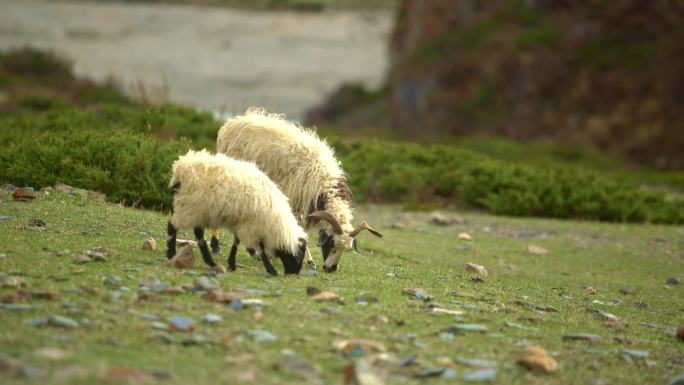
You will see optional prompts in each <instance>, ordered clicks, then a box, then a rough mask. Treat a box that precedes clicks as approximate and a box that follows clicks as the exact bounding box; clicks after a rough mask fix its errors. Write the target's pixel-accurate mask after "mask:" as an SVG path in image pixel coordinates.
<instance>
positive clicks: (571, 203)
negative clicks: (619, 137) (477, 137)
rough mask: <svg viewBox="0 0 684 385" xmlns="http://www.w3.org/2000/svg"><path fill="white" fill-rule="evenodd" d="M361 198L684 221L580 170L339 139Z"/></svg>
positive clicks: (677, 206) (673, 209)
mask: <svg viewBox="0 0 684 385" xmlns="http://www.w3.org/2000/svg"><path fill="white" fill-rule="evenodd" d="M332 144H333V145H334V146H335V148H336V149H337V153H338V155H339V156H340V157H341V159H342V162H343V164H344V165H345V168H346V170H347V171H348V173H349V175H350V176H349V184H350V186H351V187H352V189H353V190H354V193H355V195H356V197H357V198H358V199H360V200H371V201H388V200H390V201H397V202H402V201H409V202H410V201H416V200H422V199H429V198H430V197H432V198H433V199H435V198H437V199H445V200H448V201H458V202H461V203H463V204H466V205H468V206H471V207H477V208H482V209H486V210H488V211H490V212H492V213H495V214H503V215H513V216H538V217H552V218H576V219H594V220H602V221H620V222H623V221H624V222H653V223H684V203H682V202H681V201H669V200H667V199H666V197H665V195H664V194H663V193H660V192H653V191H643V190H641V189H639V187H638V186H636V185H635V184H633V183H631V182H629V181H627V180H624V179H623V178H613V177H610V176H607V175H605V174H600V173H596V172H592V171H587V170H584V169H581V168H569V167H542V166H537V167H533V166H525V165H519V164H511V163H506V162H502V161H499V160H494V159H491V158H489V157H487V156H484V155H481V154H477V153H474V152H472V151H469V150H464V149H459V148H457V147H454V146H447V145H436V146H419V145H415V144H409V143H397V142H394V143H391V142H386V141H377V140H365V141H355V142H352V143H345V142H343V141H341V140H334V141H333V142H332Z"/></svg>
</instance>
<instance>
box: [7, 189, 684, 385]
mask: <svg viewBox="0 0 684 385" xmlns="http://www.w3.org/2000/svg"><path fill="white" fill-rule="evenodd" d="M459 214H460V215H461V217H462V222H460V224H454V225H450V226H437V225H433V224H430V223H428V217H429V214H426V213H413V212H405V211H401V210H399V209H397V208H396V207H390V206H363V207H360V208H359V209H358V211H357V215H356V218H357V219H359V220H360V219H367V220H368V221H369V222H370V223H371V224H373V225H374V226H375V227H376V228H377V229H379V230H380V231H382V232H384V234H385V237H384V238H382V239H376V238H373V237H370V236H364V237H363V239H361V242H360V243H361V250H362V252H361V254H360V255H356V254H353V253H349V254H348V255H347V256H346V257H345V259H344V260H343V261H342V264H341V265H340V268H339V269H338V272H336V273H334V274H325V273H322V272H320V273H318V274H311V275H304V276H298V277H283V276H282V275H281V276H278V277H275V278H273V277H268V276H266V274H265V272H264V270H263V267H262V266H261V264H260V263H256V262H253V261H252V260H251V259H250V258H249V257H248V256H247V254H246V253H245V252H244V251H243V250H241V252H240V254H239V255H238V264H239V268H238V270H237V272H235V273H229V274H227V275H225V276H217V277H215V278H216V279H217V281H218V283H219V284H220V286H221V288H222V289H223V290H224V291H226V292H229V291H242V294H243V295H245V296H246V297H247V298H249V299H260V300H262V301H263V305H262V306H255V305H250V306H244V307H242V308H240V306H238V305H237V302H233V305H232V307H231V306H229V305H225V304H218V303H214V302H211V301H208V300H206V299H204V298H203V293H202V292H196V291H190V290H184V291H183V292H182V293H177V294H175V295H172V294H168V293H164V292H161V293H154V292H144V291H141V290H140V289H139V286H140V284H141V283H144V282H145V279H146V278H149V277H156V278H157V279H158V280H159V281H161V282H162V283H166V284H168V285H169V287H181V286H183V285H187V286H186V287H191V286H192V285H193V282H194V281H195V280H196V279H198V278H199V277H201V276H202V275H204V274H209V275H211V272H209V270H208V269H207V268H206V267H205V266H203V264H202V261H201V258H199V253H198V251H195V254H196V255H197V256H198V258H197V261H196V263H195V267H194V268H193V269H189V270H177V269H175V268H172V267H169V266H168V265H167V264H165V259H164V257H163V250H164V248H165V246H164V239H165V234H164V229H165V223H166V216H165V215H164V214H159V213H154V212H149V211H141V210H135V209H130V208H123V207H120V206H118V205H114V204H111V203H106V202H103V201H98V200H91V199H86V198H85V197H83V196H81V195H79V194H76V195H75V196H71V195H67V194H63V193H59V192H54V191H53V192H52V193H51V194H50V195H45V194H44V193H42V192H41V193H39V194H38V199H37V200H36V201H34V202H26V203H25V202H15V201H13V200H12V197H11V194H10V193H8V192H5V191H2V192H0V254H4V255H5V256H4V258H3V257H0V282H2V285H3V286H4V287H2V288H0V298H2V301H3V302H5V303H3V304H2V307H0V352H1V353H0V382H2V383H3V384H14V383H26V382H27V381H32V380H33V381H41V382H46V383H57V384H60V383H63V384H92V383H114V384H115V383H124V382H127V383H130V382H134V383H138V382H153V383H154V382H159V383H168V384H188V383H218V384H242V383H244V384H271V383H272V384H282V383H291V384H295V383H322V384H342V383H345V368H347V367H348V366H349V365H350V364H353V363H355V362H357V361H359V360H370V361H372V364H371V365H370V368H369V369H368V368H366V369H363V368H364V366H363V365H361V364H356V368H357V372H361V371H363V370H369V371H370V372H372V373H376V374H377V375H378V376H379V377H381V378H384V379H385V381H386V383H389V384H396V383H423V382H425V383H430V384H440V383H454V382H456V383H465V379H466V378H468V377H467V376H470V375H473V372H476V371H477V370H478V368H479V369H482V368H484V367H493V368H494V371H480V372H478V374H479V375H483V376H484V377H487V376H491V375H494V378H493V380H492V382H493V383H501V384H615V383H619V384H666V383H668V381H669V379H670V378H672V377H674V376H676V375H678V374H679V373H681V372H684V343H682V342H679V341H677V340H676V338H675V337H674V328H676V327H677V325H679V324H682V323H684V295H683V291H684V286H683V285H681V284H680V285H674V284H673V285H665V284H666V281H667V280H668V278H670V277H680V278H684V228H683V227H681V226H655V225H627V224H604V223H593V222H573V221H553V220H537V219H511V218H506V217H496V216H489V215H482V214H478V213H473V212H466V213H459ZM34 218H39V219H42V220H43V221H45V223H46V226H45V228H46V230H45V231H35V230H31V229H30V228H29V227H27V222H28V220H30V219H34ZM460 232H467V233H468V234H469V235H471V236H472V239H473V240H472V241H467V240H461V239H459V238H458V237H457V234H458V233H460ZM149 236H152V237H155V238H156V239H157V240H158V243H159V247H158V249H157V250H156V251H149V250H142V248H141V245H142V243H143V241H144V240H145V239H146V238H147V237H149ZM182 237H183V238H189V237H191V235H190V234H183V235H182ZM228 239H229V236H228V235H227V234H224V236H223V244H224V245H223V246H224V251H223V254H224V256H225V252H226V251H227V249H228V247H227V244H226V243H227V242H228ZM311 239H312V243H313V242H315V238H314V237H313V234H312V238H311ZM529 245H536V246H539V247H542V248H545V249H547V250H548V251H549V252H548V253H547V254H545V255H536V254H532V253H530V252H528V250H527V248H528V246H529ZM94 247H105V248H107V249H109V254H108V256H107V261H105V262H92V263H86V264H76V263H74V259H75V258H76V257H77V256H78V255H80V254H83V253H84V252H86V251H87V250H88V249H91V248H94ZM313 252H314V258H315V259H316V261H317V263H318V264H319V266H320V265H321V257H320V251H319V250H314V251H313ZM222 262H223V263H225V261H222ZM468 262H473V263H477V264H480V265H483V266H485V267H486V268H487V270H488V272H489V275H488V276H486V277H484V280H483V281H482V282H477V281H476V280H473V279H472V277H471V276H470V274H469V272H467V271H466V269H465V264H466V263H468ZM276 267H277V268H278V269H281V266H279V265H278V264H276ZM113 275H114V276H117V277H118V278H120V279H121V282H120V285H121V286H122V287H119V288H115V287H116V286H119V284H118V283H117V282H116V279H115V278H112V277H111V276H113ZM11 277H18V278H19V280H20V281H23V286H21V287H16V286H15V285H16V284H17V280H16V279H14V278H11ZM148 281H149V280H148ZM308 286H314V287H316V288H319V289H321V290H329V291H333V292H335V293H336V294H338V295H339V296H340V297H341V298H342V300H343V301H344V304H338V303H336V302H316V301H315V300H313V299H312V297H310V296H308V295H307V290H306V289H307V287H308ZM588 286H591V287H593V288H594V289H595V294H589V293H588V292H587V290H586V289H585V288H586V287H588ZM161 287H162V288H163V285H161ZM407 288H422V289H424V291H425V292H426V293H427V294H428V295H429V297H430V299H421V298H415V297H412V296H411V295H408V294H405V293H403V290H404V289H407ZM621 289H623V290H622V292H621ZM625 289H626V290H625ZM18 291H24V292H30V293H33V294H32V295H30V294H26V293H24V294H21V293H17V292H18ZM178 291H180V290H178ZM41 292H42V293H41ZM625 293H627V294H625ZM419 296H420V295H419ZM39 297H48V299H44V298H42V299H41V298H39ZM22 299H23V301H24V302H22ZM376 300H377V302H376ZM7 302H12V303H7ZM246 302H248V301H246ZM431 304H432V305H434V304H440V305H441V306H443V307H445V308H448V309H451V310H459V311H462V313H463V314H462V315H456V316H454V315H448V314H430V313H429V312H428V309H429V308H430V305H431ZM25 305H35V307H33V306H25ZM242 305H244V304H242ZM22 308H28V309H25V310H20V309H22ZM601 312H602V313H601ZM210 313H213V314H216V315H219V316H221V317H222V319H221V320H220V321H219V322H216V323H211V324H209V323H202V322H201V321H200V319H201V318H202V317H203V316H205V315H206V314H210ZM606 313H609V314H608V315H606ZM50 315H61V316H65V317H68V318H69V319H71V320H73V321H76V322H77V323H78V326H77V327H74V328H62V327H56V326H49V325H48V326H35V325H33V324H34V323H38V322H39V321H40V318H41V317H47V316H50ZM173 316H182V317H189V318H191V319H192V320H193V321H194V328H195V330H194V332H179V331H169V330H158V329H155V328H154V327H153V326H156V327H158V328H164V327H166V326H167V325H168V324H169V323H168V319H169V318H170V317H173ZM613 316H614V317H616V318H617V319H615V318H613ZM600 318H604V319H605V318H610V319H609V320H604V319H600ZM36 319H38V321H36ZM611 319H612V320H611ZM155 320H156V321H155ZM153 322H158V324H154V323H153ZM469 324H476V325H482V326H475V327H476V328H477V327H486V331H484V332H481V331H480V332H478V331H463V330H462V329H463V328H465V329H467V328H468V327H469V326H467V325H469ZM456 325H460V326H456ZM463 325H466V326H463ZM470 327H472V326H470ZM459 328H460V329H459ZM264 331H265V332H269V333H271V334H272V335H269V334H267V333H263V332H264ZM573 333H591V334H594V335H596V336H597V338H599V339H598V340H595V341H593V342H590V341H585V340H578V341H575V340H567V339H563V336H564V335H567V334H573ZM273 336H275V337H276V339H275V340H273V339H274V338H273ZM353 338H365V339H370V340H373V341H376V342H378V343H381V344H382V345H383V346H384V348H385V349H386V353H385V354H380V353H379V352H376V351H373V350H372V349H370V348H368V347H363V346H360V347H356V348H351V351H347V352H346V354H345V352H340V351H338V350H336V349H335V347H334V343H335V341H338V340H348V339H353ZM528 344H537V345H540V346H541V347H543V348H544V349H546V350H547V351H548V352H549V353H550V354H551V355H552V356H553V357H554V358H555V360H556V361H557V362H558V364H559V369H558V370H557V371H556V372H555V373H553V374H543V373H540V372H535V371H530V370H528V369H526V368H524V367H521V366H519V365H517V364H516V357H517V354H518V352H519V351H520V350H521V349H522V348H523V347H524V346H526V345H528ZM626 350H627V351H626ZM625 351H626V352H625ZM646 352H647V353H646ZM630 354H631V355H630ZM646 354H648V356H646V357H643V356H644V355H646ZM411 355H415V356H416V358H415V360H414V361H412V362H411V363H409V364H406V365H403V366H400V364H401V363H402V362H401V361H402V360H404V359H406V358H407V357H410V356H411ZM468 359H481V360H491V361H492V362H480V363H473V362H469V361H467V360H468ZM406 361H411V360H410V359H406ZM364 362H366V361H364ZM404 364H405V362H404ZM347 372H349V369H347ZM387 376H388V377H387ZM416 376H418V377H416ZM420 376H423V377H420ZM454 376H455V378H456V379H455V380H454ZM361 383H363V384H371V383H374V382H361Z"/></svg>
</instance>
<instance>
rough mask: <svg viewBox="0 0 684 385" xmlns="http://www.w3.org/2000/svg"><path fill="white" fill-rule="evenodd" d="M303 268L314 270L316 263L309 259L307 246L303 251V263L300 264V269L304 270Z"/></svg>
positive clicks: (309, 254) (311, 258) (309, 253)
mask: <svg viewBox="0 0 684 385" xmlns="http://www.w3.org/2000/svg"><path fill="white" fill-rule="evenodd" d="M304 266H307V267H309V268H312V269H315V268H316V262H315V261H314V259H313V257H311V252H310V251H309V247H308V246H307V247H306V250H305V251H304V263H303V264H302V269H303V268H304Z"/></svg>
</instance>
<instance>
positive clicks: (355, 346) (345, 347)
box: [333, 338, 386, 356]
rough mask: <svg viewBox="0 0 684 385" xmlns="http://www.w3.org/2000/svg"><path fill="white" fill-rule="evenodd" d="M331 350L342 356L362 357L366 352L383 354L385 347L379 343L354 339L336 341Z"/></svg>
mask: <svg viewBox="0 0 684 385" xmlns="http://www.w3.org/2000/svg"><path fill="white" fill-rule="evenodd" d="M333 348H335V350H337V351H339V352H342V354H344V355H354V356H362V355H364V354H365V353H366V352H369V351H374V352H378V353H384V352H385V351H386V349H385V345H383V344H382V343H381V342H377V341H373V340H367V339H361V338H355V339H351V340H336V341H334V342H333Z"/></svg>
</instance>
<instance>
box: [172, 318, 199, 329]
mask: <svg viewBox="0 0 684 385" xmlns="http://www.w3.org/2000/svg"><path fill="white" fill-rule="evenodd" d="M169 327H170V329H171V330H173V331H177V332H191V331H193V330H195V326H194V325H193V322H192V319H191V318H188V317H181V316H173V317H171V318H169Z"/></svg>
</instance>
